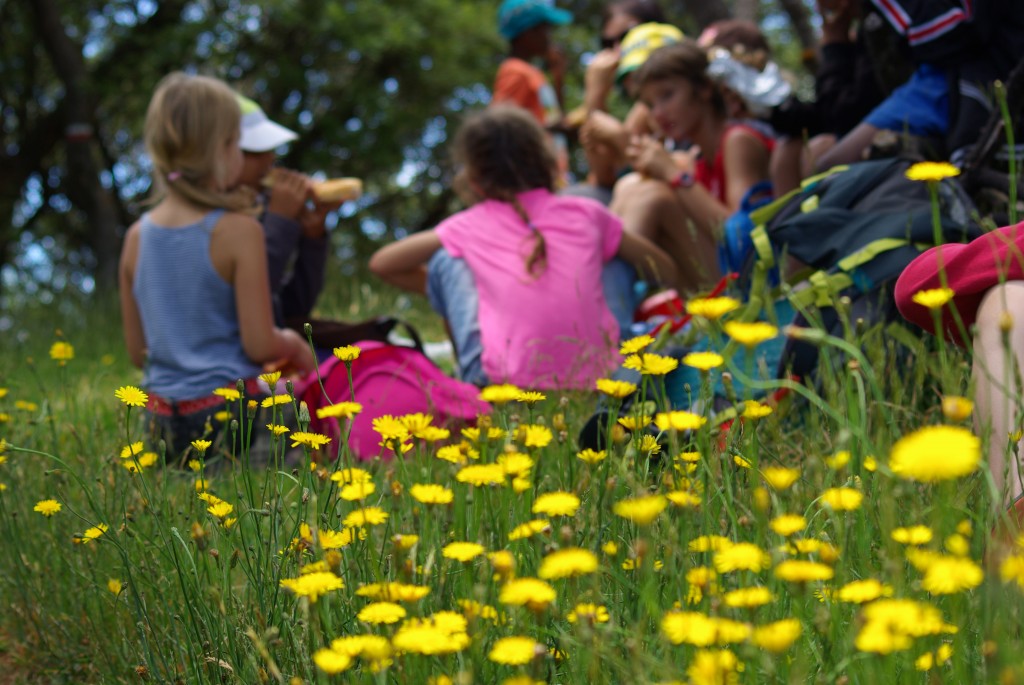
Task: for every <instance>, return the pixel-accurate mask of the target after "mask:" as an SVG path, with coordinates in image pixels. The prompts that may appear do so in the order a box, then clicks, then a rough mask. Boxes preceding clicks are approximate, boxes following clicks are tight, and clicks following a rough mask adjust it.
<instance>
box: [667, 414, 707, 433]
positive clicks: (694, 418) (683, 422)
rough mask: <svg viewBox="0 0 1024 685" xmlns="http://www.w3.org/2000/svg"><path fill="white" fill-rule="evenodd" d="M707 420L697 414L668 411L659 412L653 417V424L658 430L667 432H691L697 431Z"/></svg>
mask: <svg viewBox="0 0 1024 685" xmlns="http://www.w3.org/2000/svg"><path fill="white" fill-rule="evenodd" d="M707 421H708V420H707V419H706V418H704V417H703V416H701V415H699V414H694V413H692V412H688V411H682V410H680V411H669V412H660V413H658V414H657V415H655V417H654V424H655V425H656V426H657V427H658V430H661V431H667V430H674V431H692V430H697V429H698V428H700V427H701V426H703V425H704V424H705V423H707Z"/></svg>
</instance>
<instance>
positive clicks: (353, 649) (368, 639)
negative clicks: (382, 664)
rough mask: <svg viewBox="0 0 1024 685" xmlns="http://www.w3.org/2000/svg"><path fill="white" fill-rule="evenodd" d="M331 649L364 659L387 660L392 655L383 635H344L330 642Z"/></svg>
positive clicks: (389, 645)
mask: <svg viewBox="0 0 1024 685" xmlns="http://www.w3.org/2000/svg"><path fill="white" fill-rule="evenodd" d="M331 649H332V650H334V651H335V652H338V653H340V654H344V655H346V656H349V657H352V658H355V657H357V656H358V657H362V658H364V659H374V660H379V659H387V658H388V657H389V656H391V654H392V649H391V643H390V642H388V639H387V638H386V637H384V636H383V635H346V636H345V637H339V638H335V639H334V640H331Z"/></svg>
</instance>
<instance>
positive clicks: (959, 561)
mask: <svg viewBox="0 0 1024 685" xmlns="http://www.w3.org/2000/svg"><path fill="white" fill-rule="evenodd" d="M983 578H984V573H983V572H982V570H981V567H980V566H978V565H977V564H976V563H974V562H973V561H971V560H970V559H966V558H964V557H953V556H940V557H939V558H937V559H935V560H934V561H933V562H932V563H931V564H930V565H929V566H928V569H927V570H926V571H925V572H924V578H923V579H922V580H921V587H922V588H924V589H925V590H927V591H928V592H930V593H932V594H933V595H952V594H956V593H958V592H963V591H964V590H970V589H972V588H976V587H978V585H980V584H981V581H982V579H983Z"/></svg>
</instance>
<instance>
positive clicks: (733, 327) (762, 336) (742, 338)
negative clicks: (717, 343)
mask: <svg viewBox="0 0 1024 685" xmlns="http://www.w3.org/2000/svg"><path fill="white" fill-rule="evenodd" d="M722 328H723V329H725V334H726V335H728V336H729V337H730V338H732V339H733V340H735V341H736V342H738V343H739V344H741V345H743V346H744V347H756V346H758V345H760V344H761V343H763V342H765V341H767V340H771V339H772V338H774V337H776V336H777V335H778V334H779V329H778V328H777V327H775V326H773V325H771V324H770V323H766V322H764V321H755V322H753V323H743V322H741V321H729V322H728V323H726V324H725V325H724V326H723V327H722Z"/></svg>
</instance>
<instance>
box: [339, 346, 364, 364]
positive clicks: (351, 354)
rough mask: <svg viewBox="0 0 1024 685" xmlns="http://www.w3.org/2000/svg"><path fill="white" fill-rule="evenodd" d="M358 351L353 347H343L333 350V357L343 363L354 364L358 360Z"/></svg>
mask: <svg viewBox="0 0 1024 685" xmlns="http://www.w3.org/2000/svg"><path fill="white" fill-rule="evenodd" d="M359 352H360V349H359V348H358V347H356V346H355V345H345V346H343V347H335V348H334V356H335V357H337V358H338V359H340V360H341V361H343V362H354V361H355V360H356V359H359Z"/></svg>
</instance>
